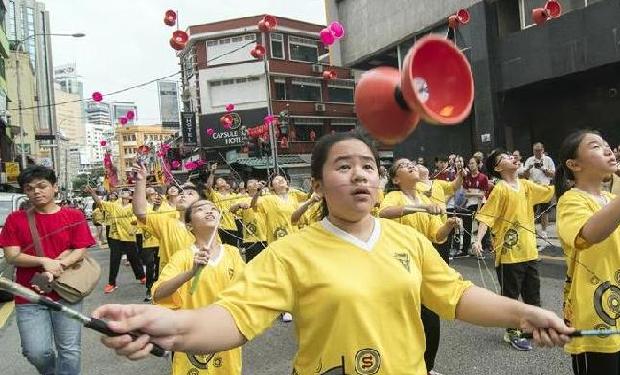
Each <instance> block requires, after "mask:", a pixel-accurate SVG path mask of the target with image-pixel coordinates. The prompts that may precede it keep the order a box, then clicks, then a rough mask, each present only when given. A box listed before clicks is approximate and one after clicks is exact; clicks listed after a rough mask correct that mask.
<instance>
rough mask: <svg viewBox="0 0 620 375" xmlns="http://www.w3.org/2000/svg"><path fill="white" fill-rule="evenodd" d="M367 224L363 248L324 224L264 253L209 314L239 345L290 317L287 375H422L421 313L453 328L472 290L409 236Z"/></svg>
mask: <svg viewBox="0 0 620 375" xmlns="http://www.w3.org/2000/svg"><path fill="white" fill-rule="evenodd" d="M374 220H375V225H374V229H373V232H372V234H371V236H370V238H369V239H368V241H365V242H364V241H361V240H359V239H358V238H356V237H353V236H351V235H350V234H348V233H345V232H343V231H342V230H340V229H339V228H337V227H335V226H334V225H332V224H331V223H330V222H329V220H327V219H323V220H322V221H320V222H318V223H315V224H312V225H311V226H309V227H307V228H304V230H302V231H299V232H297V233H294V234H291V235H289V236H287V237H285V238H283V239H281V240H278V241H276V242H274V243H273V244H270V245H269V247H268V248H267V249H266V250H265V251H263V252H262V253H261V254H259V255H258V256H257V257H256V258H254V259H253V260H252V262H250V263H249V264H248V265H247V266H246V268H245V272H244V273H243V274H242V275H241V278H240V280H239V281H238V282H236V283H235V284H233V285H232V286H231V287H230V288H228V289H226V290H225V291H224V292H222V294H220V297H219V298H220V299H219V300H218V301H217V302H216V304H218V305H219V306H222V307H223V308H225V309H227V310H228V311H229V312H230V314H231V315H232V316H233V319H234V320H235V322H236V324H237V327H238V328H239V330H240V332H241V333H242V334H243V335H244V336H245V337H246V338H247V339H248V340H251V339H253V338H254V337H256V336H257V335H259V334H260V333H261V332H263V331H264V330H265V329H267V328H269V327H270V326H271V324H272V322H273V320H274V319H275V318H276V317H277V316H278V314H279V313H280V312H282V311H290V312H291V313H292V314H293V316H294V317H295V333H296V336H297V342H298V343H299V349H298V351H297V355H296V357H295V361H294V370H293V373H295V374H316V373H326V372H327V371H334V373H336V371H337V373H339V374H340V373H343V374H344V373H346V374H354V373H359V374H375V373H379V374H415V375H426V365H425V363H424V350H425V341H424V328H423V326H422V321H421V320H420V306H421V305H422V304H424V305H425V306H427V307H429V308H430V309H432V310H433V311H435V312H436V313H438V314H439V315H440V316H441V317H442V318H444V319H454V317H455V310H456V306H457V304H458V302H459V300H460V298H461V296H462V295H463V293H464V292H465V290H466V289H467V288H469V287H470V286H471V285H472V284H471V283H470V282H466V281H463V280H462V278H461V276H460V275H459V274H458V273H457V272H456V271H454V270H453V269H452V268H450V267H449V266H448V265H447V264H446V263H445V262H444V261H443V260H442V259H441V257H440V256H439V255H438V253H437V251H436V250H435V248H434V247H433V245H432V244H431V243H430V242H429V241H428V240H427V239H426V238H424V236H422V235H421V234H420V233H418V232H417V231H415V230H414V229H412V228H409V227H407V226H404V225H401V224H398V223H396V222H394V221H391V220H387V219H374ZM309 249H310V250H311V251H309ZM395 332H398V334H395Z"/></svg>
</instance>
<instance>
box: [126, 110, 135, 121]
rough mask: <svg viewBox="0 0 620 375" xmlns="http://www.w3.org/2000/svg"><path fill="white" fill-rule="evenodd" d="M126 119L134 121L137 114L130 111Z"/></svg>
mask: <svg viewBox="0 0 620 375" xmlns="http://www.w3.org/2000/svg"><path fill="white" fill-rule="evenodd" d="M125 117H127V120H133V119H134V118H135V117H136V113H135V112H134V111H132V110H129V111H127V113H126V114H125Z"/></svg>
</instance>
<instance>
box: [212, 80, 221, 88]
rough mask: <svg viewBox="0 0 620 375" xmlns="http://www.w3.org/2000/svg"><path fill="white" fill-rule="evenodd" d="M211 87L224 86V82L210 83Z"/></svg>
mask: <svg viewBox="0 0 620 375" xmlns="http://www.w3.org/2000/svg"><path fill="white" fill-rule="evenodd" d="M209 86H211V87H215V86H222V81H209Z"/></svg>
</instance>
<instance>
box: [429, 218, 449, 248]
mask: <svg viewBox="0 0 620 375" xmlns="http://www.w3.org/2000/svg"><path fill="white" fill-rule="evenodd" d="M426 215H427V216H428V223H427V227H428V229H427V231H428V233H427V237H426V238H428V239H429V240H431V241H433V243H436V244H440V243H444V242H446V241H447V240H448V237H450V236H448V237H446V238H444V239H443V241H439V240H438V239H437V233H438V232H439V229H440V228H441V227H442V226H443V221H441V216H439V215H431V214H426Z"/></svg>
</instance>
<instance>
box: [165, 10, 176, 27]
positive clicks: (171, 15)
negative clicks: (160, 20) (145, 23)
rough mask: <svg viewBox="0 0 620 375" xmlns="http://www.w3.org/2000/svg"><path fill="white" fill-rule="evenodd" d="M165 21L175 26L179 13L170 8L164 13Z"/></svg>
mask: <svg viewBox="0 0 620 375" xmlns="http://www.w3.org/2000/svg"><path fill="white" fill-rule="evenodd" d="M164 23H165V24H166V25H168V26H174V25H175V24H176V23H177V13H176V12H175V11H174V10H172V9H168V10H167V11H166V13H165V14H164Z"/></svg>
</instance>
